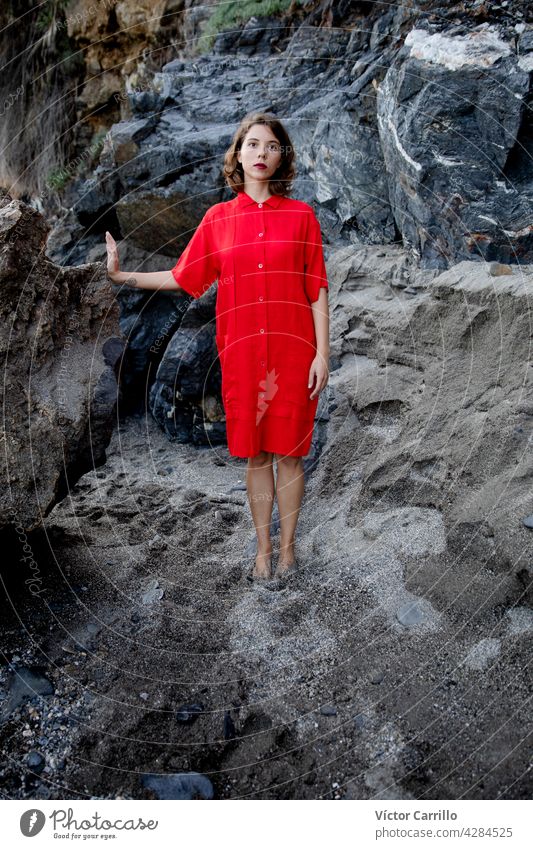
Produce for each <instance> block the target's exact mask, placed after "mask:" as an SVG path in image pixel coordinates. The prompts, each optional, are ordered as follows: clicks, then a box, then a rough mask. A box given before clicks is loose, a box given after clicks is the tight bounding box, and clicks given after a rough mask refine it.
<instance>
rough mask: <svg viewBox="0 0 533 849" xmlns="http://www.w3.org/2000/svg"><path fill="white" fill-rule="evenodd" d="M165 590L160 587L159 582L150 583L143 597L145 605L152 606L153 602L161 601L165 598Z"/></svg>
mask: <svg viewBox="0 0 533 849" xmlns="http://www.w3.org/2000/svg"><path fill="white" fill-rule="evenodd" d="M163 595H164V590H163V589H162V588H161V587H160V586H159V581H157V580H155V579H154V580H153V581H150V583H149V585H148V587H147V588H146V590H145V592H144V593H143V595H142V603H143V604H151V603H152V602H153V601H160V599H162V598H163Z"/></svg>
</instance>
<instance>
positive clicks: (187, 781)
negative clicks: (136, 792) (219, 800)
mask: <svg viewBox="0 0 533 849" xmlns="http://www.w3.org/2000/svg"><path fill="white" fill-rule="evenodd" d="M141 784H142V786H143V787H146V788H147V789H148V790H152V791H153V793H155V795H156V797H157V799H212V798H213V795H214V791H213V785H212V784H211V782H210V781H209V779H208V778H207V777H206V776H205V775H201V773H199V772H177V773H174V774H171V775H156V774H152V773H146V774H144V775H143V776H142V778H141Z"/></svg>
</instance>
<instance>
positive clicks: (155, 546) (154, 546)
mask: <svg viewBox="0 0 533 849" xmlns="http://www.w3.org/2000/svg"><path fill="white" fill-rule="evenodd" d="M166 547H167V543H166V541H165V540H164V539H163V537H162V536H161V535H160V534H156V535H155V537H152V539H151V540H150V541H149V543H148V548H149V549H150V551H164V550H165V549H166Z"/></svg>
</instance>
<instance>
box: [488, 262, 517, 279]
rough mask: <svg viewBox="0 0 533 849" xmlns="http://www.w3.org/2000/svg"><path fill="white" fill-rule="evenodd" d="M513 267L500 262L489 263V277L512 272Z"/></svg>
mask: <svg viewBox="0 0 533 849" xmlns="http://www.w3.org/2000/svg"><path fill="white" fill-rule="evenodd" d="M512 273H513V269H512V268H511V266H510V265H505V264H504V263H502V262H491V263H489V274H490V275H491V277H503V276H505V275H506V274H512Z"/></svg>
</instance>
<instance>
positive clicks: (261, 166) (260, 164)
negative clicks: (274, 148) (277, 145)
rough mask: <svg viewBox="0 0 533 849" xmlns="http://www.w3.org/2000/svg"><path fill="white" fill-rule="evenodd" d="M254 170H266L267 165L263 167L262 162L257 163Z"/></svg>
mask: <svg viewBox="0 0 533 849" xmlns="http://www.w3.org/2000/svg"><path fill="white" fill-rule="evenodd" d="M254 168H266V165H263V163H262V162H256V163H255V165H254Z"/></svg>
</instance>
